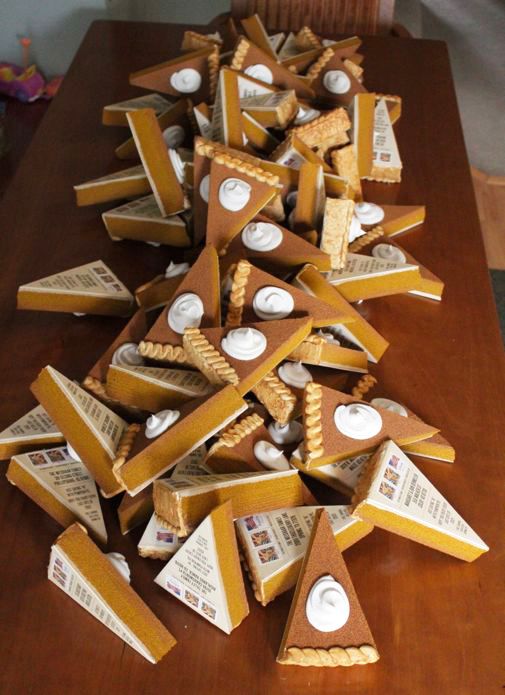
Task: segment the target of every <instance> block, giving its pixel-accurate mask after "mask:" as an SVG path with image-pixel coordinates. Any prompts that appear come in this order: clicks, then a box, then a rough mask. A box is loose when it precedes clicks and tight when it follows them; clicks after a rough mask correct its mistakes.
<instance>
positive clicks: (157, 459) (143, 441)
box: [114, 386, 247, 496]
mask: <svg viewBox="0 0 505 695" xmlns="http://www.w3.org/2000/svg"><path fill="white" fill-rule="evenodd" d="M246 408H247V404H246V402H245V401H244V400H243V399H242V398H241V397H240V395H239V394H238V393H237V391H236V390H235V389H234V388H233V386H225V387H224V388H221V389H219V390H218V391H216V392H215V393H214V394H212V395H210V396H202V397H200V398H193V399H192V400H191V401H188V402H186V403H182V404H181V405H180V406H179V408H178V409H165V410H161V411H159V412H158V413H156V414H153V415H151V416H150V417H149V418H148V419H147V421H146V422H145V423H144V424H140V423H133V424H131V425H129V426H128V428H127V429H125V431H124V433H123V436H122V438H121V441H120V442H119V444H118V446H117V449H116V455H115V459H114V475H115V477H116V479H117V481H118V483H119V484H120V486H121V488H122V489H123V490H126V491H127V492H128V493H129V494H130V495H132V496H135V495H137V493H139V492H140V491H141V490H143V489H144V488H146V487H147V486H148V485H150V483H152V482H153V480H155V479H156V478H158V477H159V476H160V475H162V474H163V473H165V472H166V471H168V470H170V469H171V468H173V467H174V466H175V465H176V464H177V463H179V461H182V459H184V458H185V457H186V456H188V454H189V453H190V452H191V451H193V450H194V449H196V448H197V447H199V446H200V445H201V444H203V443H204V442H206V441H207V440H208V439H210V437H212V436H214V435H215V434H216V432H218V431H219V430H221V429H222V428H223V427H226V426H227V425H228V424H229V423H230V422H231V421H232V420H234V419H235V418H236V417H237V416H238V415H240V413H242V412H243V411H244V410H246Z"/></svg>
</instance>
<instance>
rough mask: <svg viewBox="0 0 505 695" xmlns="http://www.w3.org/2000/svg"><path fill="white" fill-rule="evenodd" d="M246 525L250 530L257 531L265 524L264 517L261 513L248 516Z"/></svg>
mask: <svg viewBox="0 0 505 695" xmlns="http://www.w3.org/2000/svg"><path fill="white" fill-rule="evenodd" d="M244 523H245V527H246V529H247V530H248V531H255V530H256V529H257V528H259V527H260V526H263V525H264V523H265V522H264V518H263V517H262V516H261V515H256V516H246V517H245V519H244Z"/></svg>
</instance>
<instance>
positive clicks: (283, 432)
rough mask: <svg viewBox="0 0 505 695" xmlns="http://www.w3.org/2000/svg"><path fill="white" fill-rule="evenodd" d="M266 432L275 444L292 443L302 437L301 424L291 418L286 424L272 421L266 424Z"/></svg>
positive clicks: (300, 439)
mask: <svg viewBox="0 0 505 695" xmlns="http://www.w3.org/2000/svg"><path fill="white" fill-rule="evenodd" d="M268 433H269V435H270V436H271V437H272V439H273V440H274V442H275V443H276V444H294V443H295V442H301V441H302V439H303V425H302V424H301V423H300V422H297V421H296V420H291V422H288V423H287V424H286V425H281V423H280V422H277V421H274V422H271V423H270V424H269V425H268Z"/></svg>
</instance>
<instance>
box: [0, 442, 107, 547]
mask: <svg viewBox="0 0 505 695" xmlns="http://www.w3.org/2000/svg"><path fill="white" fill-rule="evenodd" d="M6 476H7V480H8V481H9V482H10V483H12V484H13V485H15V486H16V487H18V488H19V489H20V490H22V491H23V492H24V493H25V495H27V496H28V497H29V498H30V499H31V500H33V502H35V504H37V505H38V506H39V507H41V508H42V509H43V510H44V511H45V512H47V513H48V514H49V516H51V517H52V518H53V519H55V521H57V522H58V523H59V524H61V525H62V526H63V527H64V528H66V527H67V526H70V525H71V524H73V523H74V522H76V521H80V522H81V524H84V526H86V528H87V529H88V531H89V532H90V533H91V535H92V536H94V537H95V538H96V539H97V540H98V541H99V542H100V543H106V542H107V531H106V530H105V524H104V521H103V515H102V509H101V507H100V500H99V499H98V493H97V489H96V485H95V481H94V480H93V478H92V477H91V476H90V474H89V472H88V470H87V469H86V467H85V466H84V464H83V463H82V462H81V461H78V460H76V459H74V458H72V457H71V456H70V455H69V453H68V450H67V448H66V447H57V448H55V449H48V450H42V451H32V452H31V453H29V454H18V455H17V456H13V457H12V459H11V461H10V463H9V467H8V469H7V473H6Z"/></svg>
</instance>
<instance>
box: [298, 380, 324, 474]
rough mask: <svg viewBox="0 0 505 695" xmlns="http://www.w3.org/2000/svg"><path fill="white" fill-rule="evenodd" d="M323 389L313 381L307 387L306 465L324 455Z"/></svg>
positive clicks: (305, 413) (304, 415) (305, 396)
mask: <svg viewBox="0 0 505 695" xmlns="http://www.w3.org/2000/svg"><path fill="white" fill-rule="evenodd" d="M322 401H323V389H322V388H321V386H320V384H316V383H314V382H313V381H309V383H308V384H307V385H306V386H305V395H304V403H303V420H304V422H303V424H304V429H305V459H306V463H308V462H310V461H312V460H314V459H318V458H321V456H322V455H323V454H324V447H323V427H322V424H321V418H322V411H321V404H322Z"/></svg>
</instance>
